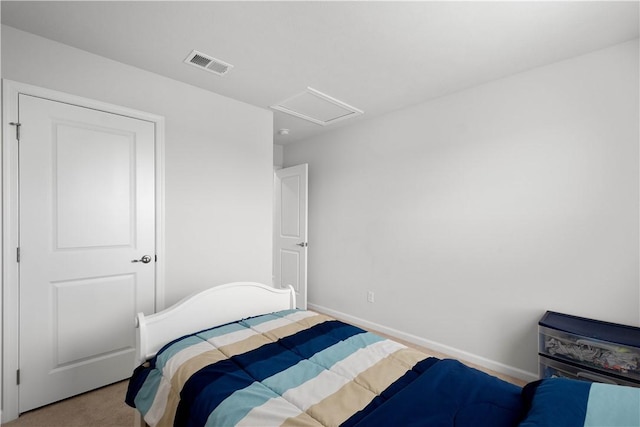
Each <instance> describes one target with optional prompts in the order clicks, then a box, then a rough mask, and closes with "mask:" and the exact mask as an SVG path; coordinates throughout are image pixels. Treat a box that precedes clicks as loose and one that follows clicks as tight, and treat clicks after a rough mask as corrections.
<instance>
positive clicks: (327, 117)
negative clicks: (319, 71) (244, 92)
mask: <svg viewBox="0 0 640 427" xmlns="http://www.w3.org/2000/svg"><path fill="white" fill-rule="evenodd" d="M271 108H273V109H274V110H278V111H282V112H283V113H287V114H291V115H292V116H296V117H299V118H301V119H304V120H308V121H310V122H313V123H316V124H318V125H322V126H326V125H329V124H331V123H335V122H338V121H340V120H344V119H349V118H352V117H356V116H359V115H361V114H363V113H364V112H363V111H362V110H359V109H357V108H355V107H352V106H351V105H349V104H346V103H344V102H342V101H338V100H337V99H335V98H332V97H330V96H329V95H326V94H324V93H322V92H320V91H317V90H315V89H312V88H310V87H308V88H307V90H305V91H304V92H302V93H299V94H297V95H294V96H292V97H291V98H288V99H285V100H284V101H282V102H279V103H277V104H275V105H272V106H271Z"/></svg>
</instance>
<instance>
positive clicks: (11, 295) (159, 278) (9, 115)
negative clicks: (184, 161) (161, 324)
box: [0, 79, 165, 422]
mask: <svg viewBox="0 0 640 427" xmlns="http://www.w3.org/2000/svg"><path fill="white" fill-rule="evenodd" d="M20 94H24V95H30V96H35V97H39V98H45V99H49V100H52V101H57V102H63V103H67V104H73V105H77V106H80V107H85V108H91V109H94V110H100V111H105V112H108V113H113V114H119V115H123V116H128V117H132V118H135V119H139V120H145V121H148V122H152V123H153V124H154V127H155V210H156V211H155V216H156V231H155V238H156V255H157V257H158V258H157V262H156V263H155V264H154V266H155V276H156V278H155V310H156V311H159V310H161V309H163V308H164V291H165V289H164V285H165V271H164V269H165V263H164V254H165V248H164V175H165V174H164V136H165V135H164V132H165V131H164V126H165V124H164V117H162V116H159V115H156V114H151V113H147V112H143V111H138V110H133V109H130V108H126V107H121V106H118V105H113V104H108V103H104V102H101V101H96V100H92V99H89V98H84V97H80V96H76V95H70V94H67V93H63V92H58V91H54V90H50V89H45V88H41V87H38V86H33V85H29V84H24V83H20V82H15V81H11V80H6V79H3V80H2V136H3V138H2V256H1V257H0V259H1V261H2V294H1V295H0V319H1V321H0V324H2V351H0V362H1V363H0V366H1V367H2V371H1V373H0V383H1V384H2V392H1V393H0V398H1V399H0V401H1V402H2V412H1V413H0V420H2V422H7V421H9V420H12V419H15V418H17V417H18V415H19V402H18V385H17V381H16V374H17V371H18V367H19V361H20V358H19V356H20V355H19V353H18V348H19V345H18V344H19V338H20V336H19V327H20V325H19V312H18V311H19V288H18V287H19V269H18V263H17V260H16V249H17V247H18V242H19V235H18V233H19V222H18V221H19V204H18V202H19V200H18V188H19V187H18V183H19V179H18V165H19V163H18V149H17V148H18V141H17V135H16V129H15V126H12V125H11V124H10V123H12V122H13V123H15V122H18V96H19V95H20ZM133 325H134V319H133V318H132V319H131V326H132V327H133ZM131 368H132V369H133V366H132V367H131Z"/></svg>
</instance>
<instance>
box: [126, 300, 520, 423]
mask: <svg viewBox="0 0 640 427" xmlns="http://www.w3.org/2000/svg"><path fill="white" fill-rule="evenodd" d="M438 362H443V361H439V360H438V359H435V358H430V357H428V356H427V355H426V354H424V353H421V352H418V351H416V350H414V349H410V348H408V347H406V346H404V345H402V344H399V343H396V342H394V341H391V340H387V339H384V338H382V337H380V336H377V335H375V334H372V333H369V332H366V331H364V330H362V329H360V328H357V327H355V326H352V325H348V324H346V323H342V322H340V321H337V320H334V319H332V318H329V317H327V316H324V315H321V314H317V313H314V312H312V311H301V310H287V311H282V312H277V313H273V314H268V315H263V316H258V317H254V318H249V319H244V320H242V321H238V322H235V323H231V324H227V325H224V326H220V327H216V328H213V329H209V330H206V331H202V332H199V333H196V334H193V335H189V336H186V337H183V338H181V339H179V340H176V341H174V342H172V343H170V344H168V345H167V346H165V347H164V348H163V349H162V350H161V351H160V352H159V353H158V355H157V356H156V357H155V358H154V359H152V360H150V361H149V362H147V363H146V364H145V365H142V366H140V367H138V368H137V369H136V371H135V372H134V375H133V376H132V378H131V380H130V384H129V390H128V393H127V399H126V400H127V403H128V404H129V405H131V406H134V407H136V408H137V409H138V410H139V411H140V412H141V413H142V414H143V416H144V419H145V421H146V422H147V424H149V425H150V426H172V425H173V426H181V427H182V426H225V427H226V426H235V425H238V426H278V425H283V426H319V425H323V426H338V425H344V426H355V425H358V424H360V425H366V426H369V425H374V424H375V422H374V421H375V420H378V421H380V422H381V423H382V424H380V425H398V424H395V423H394V420H396V421H397V419H398V417H402V416H403V411H404V412H405V413H406V414H405V416H407V417H413V416H414V415H413V413H414V411H415V409H416V408H418V409H419V408H427V407H429V406H430V405H431V406H435V407H440V406H443V404H440V403H438V400H437V399H435V398H434V396H437V395H439V394H441V393H442V392H441V391H439V390H438V389H439V388H440V386H438V385H437V384H438V382H440V383H443V384H454V385H455V387H458V388H464V389H467V388H469V387H471V388H472V381H470V382H468V384H467V383H466V381H467V380H466V379H465V380H464V381H461V380H459V379H455V378H454V379H453V380H452V379H449V378H450V374H442V373H436V370H434V369H431V366H432V365H434V364H436V363H438ZM449 362H454V361H449ZM456 363H457V362H456ZM448 365H451V364H446V363H445V364H444V365H443V366H448ZM458 365H459V364H456V365H454V367H455V369H454V370H453V371H455V372H457V371H456V370H460V367H459V366H458ZM460 366H462V365H460ZM464 368H465V369H467V370H468V368H466V367H464ZM447 369H448V370H450V369H449V368H447ZM465 369H462V370H463V371H465ZM465 372H466V371H465ZM426 374H429V375H434V379H433V380H431V379H429V378H428V376H427V375H426ZM478 374H480V375H483V377H482V382H481V383H479V384H480V385H479V388H478V390H479V392H478V393H477V395H479V396H480V395H482V394H483V393H487V392H488V391H490V387H489V388H487V386H486V385H485V384H484V381H485V380H486V378H484V377H485V376H486V377H487V378H489V379H490V380H493V379H494V378H493V377H489V376H487V375H486V374H482V373H479V372H478ZM464 375H467V374H466V373H465V374H464ZM465 378H466V377H465ZM496 380H497V379H496ZM497 381H499V380H497ZM420 383H424V384H425V385H420ZM458 383H460V384H458ZM411 387H414V390H412V389H411ZM416 387H417V388H416ZM500 387H502V385H500ZM512 387H514V389H516V388H515V386H512ZM429 388H433V391H432V392H431V394H429V393H428V389H429ZM407 390H408V391H407ZM512 392H515V394H516V395H517V396H518V397H517V400H518V402H519V389H517V390H511V389H509V393H512ZM403 393H404V394H403ZM416 399H422V400H416ZM456 399H457V397H456ZM391 401H396V402H397V403H396V404H395V406H390V403H393V402H391ZM518 404H519V403H518ZM396 406H397V408H396ZM444 406H446V407H447V408H449V407H450V408H453V409H455V411H456V412H459V410H460V408H461V407H463V406H464V405H462V404H460V403H459V402H455V404H451V405H448V406H447V405H444ZM518 410H519V408H518ZM450 412H451V411H450ZM420 416H421V417H422V419H423V420H427V418H428V417H429V416H431V415H427V416H424V415H420ZM437 416H438V417H444V418H443V419H446V420H448V421H447V422H449V421H450V420H451V419H452V418H451V417H452V416H456V413H455V412H454V413H453V415H451V414H444V413H443V414H439V415H437ZM480 416H482V414H480ZM385 417H386V418H385ZM425 417H426V418H425ZM436 421H437V420H436V419H435V418H434V419H433V422H430V421H425V422H427V424H424V425H448V424H439V423H438V422H436ZM389 422H391V424H388V423H389ZM420 424H421V423H419V424H418V425H420ZM407 425H408V424H407ZM457 425H460V424H457ZM470 425H474V424H470ZM475 425H479V424H475ZM487 425H491V426H498V425H500V424H496V423H495V422H491V420H489V424H487Z"/></svg>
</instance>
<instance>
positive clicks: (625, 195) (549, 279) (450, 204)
mask: <svg viewBox="0 0 640 427" xmlns="http://www.w3.org/2000/svg"><path fill="white" fill-rule="evenodd" d="M638 77H639V71H638V41H637V40H636V41H633V42H628V43H624V44H621V45H617V46H614V47H611V48H608V49H605V50H601V51H597V52H594V53H591V54H588V55H585V56H581V57H577V58H574V59H569V60H566V61H563V62H559V63H556V64H552V65H549V66H546V67H541V68H538V69H534V70H530V71H528V72H525V73H521V74H518V75H514V76H512V77H509V78H505V79H501V80H498V81H495V82H492V83H489V84H486V85H482V86H479V87H476V88H473V89H470V90H465V91H462V92H459V93H455V94H452V95H449V96H445V97H442V98H439V99H436V100H432V101H430V102H426V103H423V104H421V105H417V106H415V107H412V108H407V109H403V110H401V111H397V112H395V113H392V114H389V115H386V116H384V117H380V118H376V119H372V120H369V121H365V122H362V123H361V124H357V125H356V126H354V127H351V128H347V129H339V130H336V131H334V132H331V133H329V134H326V135H325V136H321V137H318V138H316V139H312V140H308V141H305V142H303V143H300V144H292V145H287V146H285V150H284V160H285V166H291V165H295V164H299V163H309V267H308V271H309V291H308V292H309V301H310V303H313V304H315V305H316V306H320V307H325V308H328V309H330V310H335V311H337V312H340V313H346V314H348V315H351V316H355V317H356V318H359V319H363V320H366V321H368V322H375V323H378V324H381V325H385V326H388V327H391V328H395V329H397V330H399V331H402V332H405V333H408V334H412V335H414V336H415V337H419V338H423V339H425V340H428V341H431V342H432V343H434V344H436V345H437V346H440V348H442V349H450V350H454V353H456V354H463V355H464V354H467V355H469V356H471V357H472V358H475V359H477V360H476V361H480V362H481V363H482V362H483V361H484V362H485V364H489V365H492V366H491V367H493V368H494V369H498V370H503V371H507V372H509V373H512V374H514V371H515V374H516V375H518V373H520V374H526V373H527V372H528V373H532V374H535V373H536V372H537V362H536V351H537V337H536V324H537V321H538V319H539V318H540V316H541V315H542V314H543V313H544V312H545V310H555V311H561V312H567V313H573V314H576V315H581V316H587V317H592V318H597V319H604V320H608V321H613V322H622V323H626V324H631V325H640V306H639V304H640V290H639V277H638V276H639V273H638V271H639V267H640V266H639V261H638V255H639V249H638V246H639V241H638V240H639V235H638V222H639V211H638V202H639V183H638V181H639V161H638V159H639V150H638V139H639V135H638V128H639V119H638V117H639V114H640V112H639V106H638V96H639V95H638V93H639V87H638ZM367 290H372V291H374V292H375V303H373V304H370V303H367V301H366V294H367ZM501 368H505V369H501ZM511 368H514V369H511ZM523 377H527V375H523Z"/></svg>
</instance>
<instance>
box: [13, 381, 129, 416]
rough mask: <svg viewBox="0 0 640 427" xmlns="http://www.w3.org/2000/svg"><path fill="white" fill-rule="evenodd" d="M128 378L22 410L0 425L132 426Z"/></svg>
mask: <svg viewBox="0 0 640 427" xmlns="http://www.w3.org/2000/svg"><path fill="white" fill-rule="evenodd" d="M127 384H128V382H127V381H122V382H119V383H115V384H112V385H109V386H106V387H103V388H101V389H98V390H94V391H92V392H90V393H85V394H81V395H80V396H76V397H72V398H70V399H66V400H63V401H61V402H57V403H53V404H51V405H48V406H45V407H43V408H39V409H35V410H33V411H30V412H25V413H24V414H22V415H20V417H19V418H18V419H17V420H14V421H11V422H9V423H6V424H2V427H5V426H6V427H132V426H133V420H134V415H135V413H136V411H135V409H133V408H130V407H129V406H127V404H126V403H124V396H125V394H126V392H127Z"/></svg>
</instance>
